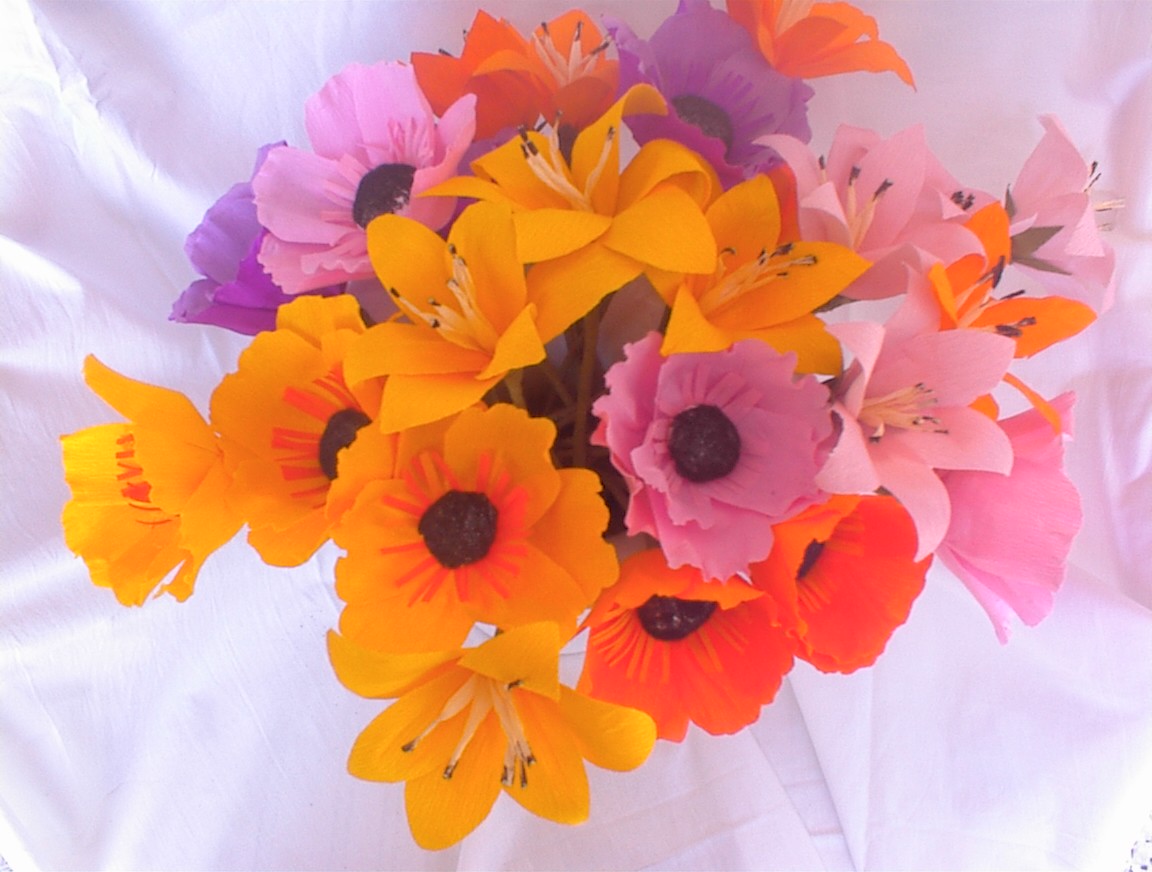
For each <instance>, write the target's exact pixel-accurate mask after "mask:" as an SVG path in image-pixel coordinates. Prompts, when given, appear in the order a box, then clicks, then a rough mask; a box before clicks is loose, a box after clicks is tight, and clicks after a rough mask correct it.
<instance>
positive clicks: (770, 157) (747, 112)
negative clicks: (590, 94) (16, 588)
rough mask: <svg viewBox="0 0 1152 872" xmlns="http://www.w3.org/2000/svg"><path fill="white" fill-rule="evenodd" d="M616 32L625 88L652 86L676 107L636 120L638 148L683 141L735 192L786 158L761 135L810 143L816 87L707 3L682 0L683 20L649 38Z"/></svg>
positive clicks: (622, 27)
mask: <svg viewBox="0 0 1152 872" xmlns="http://www.w3.org/2000/svg"><path fill="white" fill-rule="evenodd" d="M609 30H610V31H611V33H612V36H613V38H614V39H615V41H616V45H617V49H618V51H619V54H620V69H621V80H622V84H623V85H624V86H625V87H629V86H631V85H635V84H637V83H640V82H644V83H647V84H649V85H652V86H654V87H655V88H656V89H657V90H659V91H660V93H661V94H663V95H664V98H665V99H666V100H667V101H668V103H669V105H670V106H671V107H672V111H671V112H669V113H668V114H667V115H635V116H633V117H631V118H630V119H629V120H628V126H629V128H631V130H632V133H633V135H634V136H635V138H636V141H637V142H639V143H645V142H649V141H651V140H653V139H673V140H676V141H677V142H682V143H683V144H684V145H686V146H688V147H689V148H691V149H692V150H693V151H696V152H697V153H699V154H700V155H702V156H703V157H704V158H705V159H706V160H707V161H708V162H709V163H710V164H711V165H712V166H713V167H714V168H715V170H716V173H717V175H718V176H719V177H720V180H721V182H722V183H723V184H724V185H725V187H730V186H731V185H734V184H736V183H737V182H739V181H740V180H741V179H744V178H746V177H748V176H750V175H753V174H755V173H756V172H758V171H760V170H762V169H768V168H770V167H771V166H773V165H775V164H778V163H780V157H779V155H777V154H776V153H775V152H774V151H772V150H771V149H770V148H767V147H765V146H763V145H759V144H757V142H756V140H757V138H758V137H761V136H766V135H768V134H772V133H784V134H788V135H791V136H795V137H797V138H798V139H801V140H803V141H805V142H807V141H808V139H809V138H810V137H811V131H810V130H809V128H808V105H807V104H808V100H809V99H810V98H811V97H812V94H813V93H814V92H813V91H812V89H811V88H810V87H808V86H807V85H806V84H804V83H803V82H801V81H800V80H799V79H793V78H789V77H787V76H784V75H781V74H780V73H779V72H777V71H776V70H775V69H773V67H772V66H771V65H770V64H769V63H768V62H767V61H766V60H765V59H764V56H763V55H761V54H760V51H759V49H758V48H757V47H756V43H755V42H754V41H753V40H752V38H751V37H750V36H749V35H748V33H747V32H746V31H745V30H744V28H742V27H741V26H740V25H739V24H737V23H736V22H734V21H733V20H732V19H731V18H729V17H728V16H727V15H725V14H724V13H723V12H721V11H719V10H718V9H713V8H712V7H711V6H710V5H709V4H708V2H707V0H680V3H679V5H678V7H677V9H676V14H674V15H672V16H671V17H669V18H667V19H665V21H664V23H663V24H661V25H660V27H658V28H657V29H656V32H655V33H653V34H652V37H651V38H650V39H648V40H642V39H640V38H639V37H637V36H636V34H635V33H633V32H632V30H631V29H630V28H629V27H628V25H626V24H624V23H623V22H622V21H618V22H613V23H611V24H609Z"/></svg>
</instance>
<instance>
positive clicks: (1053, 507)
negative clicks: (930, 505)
mask: <svg viewBox="0 0 1152 872" xmlns="http://www.w3.org/2000/svg"><path fill="white" fill-rule="evenodd" d="M1074 400H1075V396H1074V395H1073V394H1072V393H1066V394H1062V395H1061V396H1059V397H1057V398H1056V399H1055V400H1053V401H1052V405H1053V406H1055V407H1056V409H1057V411H1058V412H1059V413H1060V416H1061V418H1062V420H1063V421H1064V422H1065V427H1066V428H1067V424H1068V422H1069V421H1070V416H1071V408H1072V404H1073V402H1074ZM1000 424H1001V426H1002V428H1003V430H1004V432H1005V434H1006V436H1007V437H1008V438H1009V439H1010V440H1011V444H1012V446H1013V449H1014V450H1015V461H1014V463H1013V466H1012V471H1011V473H1010V474H1009V475H1007V476H1000V475H994V474H990V473H986V472H965V471H956V472H946V473H943V474H942V476H941V480H942V481H943V483H944V486H945V488H946V489H947V491H948V495H949V500H950V502H951V504H952V507H953V509H952V519H951V523H950V524H949V527H948V531H947V534H946V535H945V537H944V540H943V542H942V543H941V545H940V547H939V549H938V551H937V553H938V554H939V556H940V558H941V560H943V561H944V564H945V565H946V566H948V568H949V569H951V570H952V571H953V572H954V573H955V574H956V575H957V577H959V578H960V580H961V581H962V582H963V583H964V585H965V586H966V587H967V588H968V589H969V590H970V591H971V592H972V594H973V596H975V597H976V599H977V601H978V602H979V603H980V605H981V606H983V607H984V610H985V611H986V612H987V613H988V616H989V618H991V620H992V624H993V626H994V627H995V629H996V635H997V637H998V638H999V639H1000V641H1001V642H1007V640H1008V637H1009V633H1010V629H1011V622H1012V619H1013V615H1015V616H1016V617H1018V618H1019V619H1020V620H1022V621H1023V622H1024V623H1025V624H1027V625H1029V626H1034V625H1036V624H1037V623H1039V622H1040V621H1041V620H1043V619H1044V617H1046V616H1047V615H1048V613H1049V612H1050V611H1051V609H1052V601H1053V597H1054V595H1055V592H1056V590H1057V589H1058V588H1059V587H1060V585H1061V583H1062V582H1063V580H1064V576H1065V573H1066V569H1067V559H1068V553H1069V551H1070V549H1071V545H1072V540H1073V538H1074V537H1075V535H1076V533H1077V532H1078V531H1079V529H1080V526H1081V523H1082V521H1083V515H1082V511H1081V507H1080V497H1079V494H1078V493H1077V491H1076V488H1075V486H1074V485H1073V484H1072V482H1071V481H1069V480H1068V478H1067V476H1066V475H1065V474H1064V471H1063V462H1064V456H1063V455H1064V449H1063V440H1062V437H1061V434H1059V433H1056V432H1055V431H1053V429H1052V425H1051V424H1050V423H1049V422H1048V421H1047V420H1046V419H1045V418H1044V417H1043V416H1042V415H1040V413H1039V412H1037V411H1036V410H1034V409H1030V410H1028V411H1027V412H1023V413H1021V414H1019V415H1016V416H1014V417H1012V418H1009V419H1007V420H1006V421H1002V422H1000Z"/></svg>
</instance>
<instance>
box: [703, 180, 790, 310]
mask: <svg viewBox="0 0 1152 872" xmlns="http://www.w3.org/2000/svg"><path fill="white" fill-rule="evenodd" d="M708 223H709V224H710V225H711V227H712V232H713V233H714V234H715V236H716V244H717V245H719V246H720V247H721V248H730V249H733V250H734V251H735V252H736V254H735V255H734V256H733V257H732V259H731V261H732V264H733V265H735V264H740V263H744V262H745V261H748V260H751V259H754V258H755V257H756V256H757V255H759V253H760V252H761V251H762V250H767V251H769V252H771V251H775V250H776V247H777V245H778V244H779V242H780V201H779V199H778V198H777V196H776V186H775V185H773V184H772V182H771V180H770V179H769V178H768V177H767V176H755V177H754V178H751V179H749V180H748V181H746V182H741V183H740V184H738V185H735V186H734V187H732V188H730V189H728V190H727V191H725V192H724V193H723V194H721V195H720V196H719V197H718V198H717V199H716V202H715V203H713V204H712V205H711V206H709V207H708ZM809 311H811V310H809Z"/></svg>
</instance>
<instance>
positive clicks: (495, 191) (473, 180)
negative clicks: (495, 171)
mask: <svg viewBox="0 0 1152 872" xmlns="http://www.w3.org/2000/svg"><path fill="white" fill-rule="evenodd" d="M510 145H512V143H509V144H508V145H506V146H503V148H505V149H507V148H509V146H510ZM497 150H498V151H499V150H500V149H497ZM518 153H519V152H518V151H517V154H518ZM492 154H495V152H489V155H492ZM472 167H473V169H475V168H476V167H477V164H476V163H473V164H472ZM419 196H421V197H468V198H470V199H473V200H481V201H484V202H488V203H501V204H503V205H505V206H508V207H511V208H517V207H518V206H519V204H518V203H517V202H516V200H514V199H513V198H512V197H509V196H508V194H506V193H505V192H504V191H503V190H502V189H501V188H500V186H498V185H495V184H493V183H492V182H491V181H490V180H489V178H487V177H485V178H478V177H476V176H457V177H456V178H454V179H448V181H446V182H441V183H440V184H438V185H434V186H433V187H431V188H429V189H428V190H426V191H424V192H423V193H422V194H420V195H419Z"/></svg>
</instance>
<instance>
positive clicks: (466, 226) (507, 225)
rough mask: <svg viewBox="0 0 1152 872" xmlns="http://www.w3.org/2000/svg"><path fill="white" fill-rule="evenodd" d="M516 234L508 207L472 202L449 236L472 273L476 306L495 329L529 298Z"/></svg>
mask: <svg viewBox="0 0 1152 872" xmlns="http://www.w3.org/2000/svg"><path fill="white" fill-rule="evenodd" d="M517 235H518V228H517V227H516V225H514V224H513V221H512V210H511V209H509V208H508V207H507V206H505V205H498V204H495V203H473V204H472V205H471V206H469V207H468V208H467V209H465V210H464V211H463V212H462V213H461V214H460V217H459V218H457V219H456V222H455V223H454V224H453V225H452V232H451V234H450V235H449V237H448V238H449V241H450V242H451V243H452V244H453V245H455V246H456V250H457V251H458V252H459V254H460V257H462V258H463V259H464V262H465V263H466V264H467V265H468V269H469V271H470V272H471V274H472V282H473V285H474V288H475V292H476V301H475V302H476V308H477V309H479V310H480V311H481V312H482V313H483V314H484V315H485V316H486V317H487V319H488V321H489V323H491V324H492V326H493V327H494V328H495V329H496V331H497V332H501V331H503V330H505V329H507V327H508V325H509V324H511V323H512V322H513V321H514V320H515V319H516V317H517V316H518V315H519V314H520V313H521V311H522V310H523V309H524V305H525V303H526V301H527V299H528V289H527V286H526V284H525V282H524V267H523V266H521V262H520V261H518V260H517V259H516V248H517V245H518V240H517Z"/></svg>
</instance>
